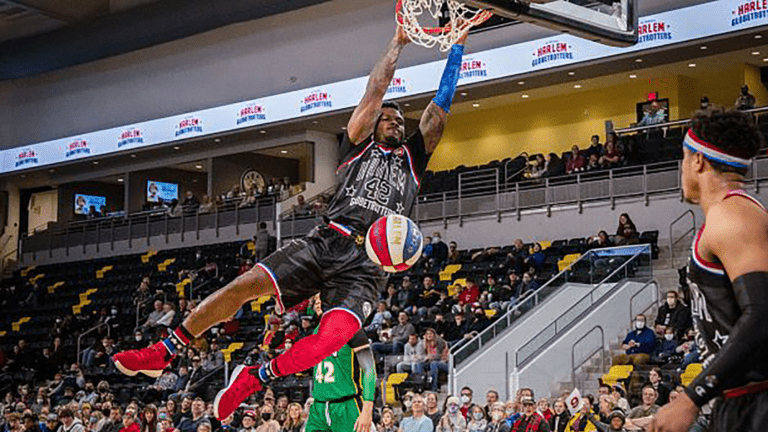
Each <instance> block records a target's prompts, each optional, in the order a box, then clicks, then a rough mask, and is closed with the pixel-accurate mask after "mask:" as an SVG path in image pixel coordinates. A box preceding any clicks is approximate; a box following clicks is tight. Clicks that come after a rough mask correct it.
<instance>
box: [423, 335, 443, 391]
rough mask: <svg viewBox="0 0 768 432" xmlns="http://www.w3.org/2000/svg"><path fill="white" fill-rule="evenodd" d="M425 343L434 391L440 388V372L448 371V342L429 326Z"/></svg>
mask: <svg viewBox="0 0 768 432" xmlns="http://www.w3.org/2000/svg"><path fill="white" fill-rule="evenodd" d="M423 344H424V353H425V356H426V360H427V362H428V363H429V372H430V375H429V376H430V380H431V382H432V391H434V392H437V391H438V390H439V389H440V372H444V373H448V355H449V350H448V344H446V343H445V340H443V338H441V337H440V336H438V335H437V332H436V331H435V329H433V328H427V329H426V331H425V332H424V340H423ZM435 403H437V402H435Z"/></svg>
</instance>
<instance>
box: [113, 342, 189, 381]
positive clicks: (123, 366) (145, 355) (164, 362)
mask: <svg viewBox="0 0 768 432" xmlns="http://www.w3.org/2000/svg"><path fill="white" fill-rule="evenodd" d="M166 343H170V342H167V340H164V341H160V342H158V343H156V344H154V345H152V346H150V347H147V348H142V349H138V350H130V351H124V352H121V353H117V354H115V355H113V356H112V361H113V362H115V366H116V367H117V369H118V370H119V371H120V372H122V373H124V374H126V375H128V376H135V375H136V374H137V373H139V372H141V373H143V374H144V375H149V376H151V377H153V378H157V377H159V376H160V375H162V374H163V369H165V367H166V366H168V364H169V363H170V362H171V360H173V358H174V357H176V354H172V353H171V350H170V349H169V348H168V347H167V346H166Z"/></svg>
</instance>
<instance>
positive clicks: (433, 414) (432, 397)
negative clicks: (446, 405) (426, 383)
mask: <svg viewBox="0 0 768 432" xmlns="http://www.w3.org/2000/svg"><path fill="white" fill-rule="evenodd" d="M424 403H425V404H426V410H425V412H424V415H425V416H427V417H429V419H430V420H432V426H433V430H434V428H437V425H438V424H439V423H440V419H441V418H442V417H443V412H442V411H440V407H438V405H437V393H436V392H432V391H428V392H424Z"/></svg>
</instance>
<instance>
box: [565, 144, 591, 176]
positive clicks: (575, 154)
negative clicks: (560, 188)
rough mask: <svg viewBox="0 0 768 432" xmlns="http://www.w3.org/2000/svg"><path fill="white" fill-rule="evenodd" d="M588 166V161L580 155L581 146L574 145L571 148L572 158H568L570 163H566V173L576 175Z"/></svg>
mask: <svg viewBox="0 0 768 432" xmlns="http://www.w3.org/2000/svg"><path fill="white" fill-rule="evenodd" d="M586 166H587V160H586V159H584V156H582V155H581V154H579V146H577V145H574V146H573V147H571V157H570V158H568V162H566V163H565V172H566V173H567V174H574V173H577V172H580V171H583V170H584V167H586Z"/></svg>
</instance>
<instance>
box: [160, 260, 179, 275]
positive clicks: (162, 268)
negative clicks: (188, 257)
mask: <svg viewBox="0 0 768 432" xmlns="http://www.w3.org/2000/svg"><path fill="white" fill-rule="evenodd" d="M175 262H176V258H168V259H167V260H165V261H163V262H161V263H160V264H158V265H157V269H158V270H159V271H161V272H164V271H165V270H166V269H167V268H168V266H169V265H171V264H173V263H175Z"/></svg>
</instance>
